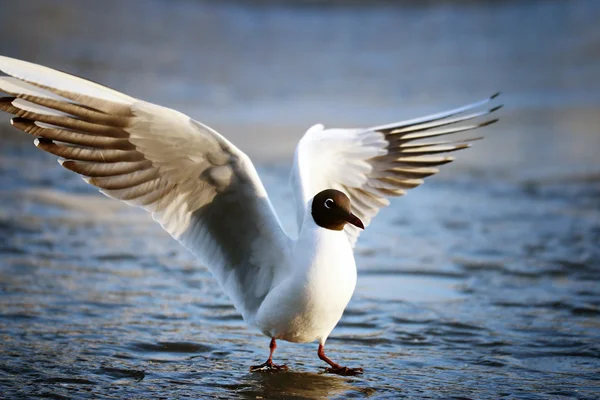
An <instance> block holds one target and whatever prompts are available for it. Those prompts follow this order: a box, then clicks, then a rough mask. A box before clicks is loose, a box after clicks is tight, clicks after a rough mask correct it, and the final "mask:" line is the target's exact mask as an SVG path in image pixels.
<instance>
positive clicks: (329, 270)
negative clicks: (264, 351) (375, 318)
mask: <svg viewBox="0 0 600 400" xmlns="http://www.w3.org/2000/svg"><path fill="white" fill-rule="evenodd" d="M290 262H291V263H292V265H293V268H292V269H291V272H290V274H289V275H288V276H287V277H285V278H284V279H282V281H281V282H280V283H279V284H278V285H276V287H274V288H273V289H272V290H271V292H270V293H269V295H268V296H267V297H266V298H265V301H264V302H263V304H262V305H261V307H260V309H259V311H258V314H257V318H256V324H257V326H258V327H259V329H260V330H261V331H262V332H263V333H264V334H265V335H268V336H271V337H275V338H277V339H283V340H287V341H290V342H301V343H304V342H312V341H314V340H317V339H319V341H320V342H321V343H324V342H325V340H326V339H327V336H329V333H330V332H331V331H332V330H333V328H334V327H335V325H337V323H338V321H339V320H340V318H341V316H342V314H343V312H344V309H345V308H346V305H347V304H348V302H349V301H350V298H351V297H352V293H353V292H354V288H355V286H356V264H355V261H354V254H353V251H352V248H351V246H350V243H349V241H348V237H347V236H346V234H345V233H344V231H333V230H328V229H324V228H322V227H319V226H317V225H316V224H315V223H314V221H312V218H310V221H305V223H304V225H303V227H302V232H301V233H300V236H299V238H298V240H297V242H296V244H295V247H294V250H293V251H292V260H290Z"/></svg>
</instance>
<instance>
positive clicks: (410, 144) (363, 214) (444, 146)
mask: <svg viewBox="0 0 600 400" xmlns="http://www.w3.org/2000/svg"><path fill="white" fill-rule="evenodd" d="M497 95H498V94H495V95H493V96H491V97H489V98H487V99H485V100H482V101H479V102H476V103H473V104H470V105H467V106H464V107H460V108H456V109H454V110H450V111H446V112H442V113H438V114H433V115H429V116H426V117H422V118H416V119H411V120H407V121H401V122H395V123H392V124H387V125H380V126H375V127H371V128H366V129H364V128H361V129H325V128H324V127H323V125H315V126H313V127H312V128H310V129H309V130H308V131H307V132H306V134H305V135H304V137H303V138H302V139H301V140H300V142H299V143H298V147H297V148H296V154H295V158H294V168H293V170H292V177H291V180H292V185H293V186H294V193H295V195H296V197H297V198H296V211H297V213H296V215H297V221H298V229H300V227H301V224H302V221H303V220H304V213H305V210H306V205H307V203H308V201H309V200H310V199H312V197H313V196H314V195H315V194H317V193H318V192H320V191H321V190H324V189H337V190H340V191H342V192H344V193H346V195H347V196H348V197H349V198H350V200H351V202H352V209H353V210H352V211H353V212H354V213H355V214H356V215H357V216H358V217H359V218H360V219H361V220H362V222H363V223H364V225H365V226H367V225H368V224H369V223H370V222H371V220H372V219H373V217H375V215H377V213H378V212H379V209H380V208H382V207H385V206H387V205H388V204H389V200H388V197H391V196H402V195H404V194H405V193H406V190H408V189H412V188H414V187H417V186H419V185H420V184H421V183H423V178H425V177H427V176H430V175H433V174H436V173H437V172H438V169H437V168H436V167H437V166H439V165H442V164H446V163H449V162H451V161H452V160H454V158H453V157H450V156H447V155H444V153H449V152H453V151H457V150H462V149H465V148H468V147H470V144H469V143H470V142H472V141H474V140H477V139H480V138H471V139H465V140H454V139H452V138H450V139H449V140H437V139H436V140H432V139H433V138H438V137H442V136H447V135H452V134H455V133H459V132H464V131H468V130H471V129H476V128H480V127H483V126H486V125H489V124H491V123H493V122H496V121H497V119H490V120H483V121H482V120H481V119H482V117H485V116H487V115H489V114H491V113H493V112H494V111H496V110H498V109H499V108H500V107H501V106H498V107H494V108H491V109H488V110H484V111H478V112H473V110H474V109H476V108H479V107H482V106H484V105H485V104H487V103H488V102H489V101H491V100H492V99H494V98H495V97H496V96H497ZM474 121H475V122H474ZM477 121H479V122H477ZM345 231H346V233H347V235H348V238H349V240H350V242H351V243H352V245H354V244H355V243H356V240H357V238H358V235H359V234H360V230H359V229H358V228H356V227H354V226H352V225H350V224H348V225H347V226H346V228H345Z"/></svg>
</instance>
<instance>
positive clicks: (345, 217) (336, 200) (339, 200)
mask: <svg viewBox="0 0 600 400" xmlns="http://www.w3.org/2000/svg"><path fill="white" fill-rule="evenodd" d="M311 213H312V217H313V219H314V220H315V223H316V224H317V225H319V226H321V227H323V228H325V229H331V230H334V231H341V230H342V229H344V226H345V225H346V224H352V225H354V226H356V227H358V228H360V229H365V226H364V225H363V223H362V221H361V220H360V219H359V218H358V217H357V216H356V215H354V214H352V211H351V210H350V199H349V198H348V196H346V195H345V194H344V193H342V192H340V191H339V190H335V189H327V190H323V191H322V192H319V193H317V195H316V196H315V197H313V201H312V209H311Z"/></svg>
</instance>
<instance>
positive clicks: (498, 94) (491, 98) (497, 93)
mask: <svg viewBox="0 0 600 400" xmlns="http://www.w3.org/2000/svg"><path fill="white" fill-rule="evenodd" d="M501 93H502V92H496V93H494V94H493V95H491V96H490V100H493V99H495V98H496V97H498V96H500V94H501Z"/></svg>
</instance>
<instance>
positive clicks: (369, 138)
mask: <svg viewBox="0 0 600 400" xmlns="http://www.w3.org/2000/svg"><path fill="white" fill-rule="evenodd" d="M0 71H2V72H4V73H6V74H7V75H8V76H0V92H5V93H7V94H9V95H10V97H2V98H0V109H2V110H4V111H7V112H8V113H11V114H14V115H15V116H16V117H15V118H13V119H12V120H11V123H12V124H13V126H15V127H16V128H18V129H20V130H22V131H24V132H27V133H29V134H31V135H33V136H35V137H36V139H35V144H36V146H37V147H39V148H41V149H42V150H45V151H46V152H48V153H51V154H54V155H56V156H58V157H59V162H60V164H61V165H62V166H63V167H65V168H67V169H69V170H71V171H73V172H75V173H78V174H80V175H81V176H82V177H83V178H84V180H85V181H86V182H87V183H89V184H91V185H94V186H97V187H98V188H100V190H101V192H102V193H103V194H105V195H107V196H109V197H112V198H115V199H118V200H121V201H124V202H126V203H127V204H129V205H133V206H137V207H141V208H143V209H145V210H147V211H148V212H149V213H151V215H152V217H153V218H154V219H155V220H156V221H157V222H159V223H160V224H161V226H162V227H163V228H164V229H165V230H166V231H167V232H169V233H170V234H171V236H172V237H173V238H175V239H176V240H178V241H179V242H180V243H181V244H182V245H183V246H185V247H186V248H187V249H188V250H190V251H191V252H192V253H194V254H195V255H196V256H197V257H198V259H199V261H200V263H201V264H202V265H204V266H206V267H208V268H209V269H210V270H211V272H212V273H213V275H214V276H215V278H216V280H217V281H218V282H219V284H220V286H221V287H222V289H223V290H224V291H225V292H226V293H227V295H228V296H229V297H230V298H231V300H232V301H233V304H234V305H235V307H236V309H237V310H238V311H239V312H240V313H241V314H242V316H243V318H244V320H245V321H246V322H247V323H248V324H250V325H253V326H256V327H257V328H258V329H259V330H260V331H261V332H263V333H264V334H265V335H267V336H268V337H270V338H271V345H270V349H271V355H272V354H273V351H274V350H275V347H276V342H275V341H276V340H277V339H282V340H286V341H290V342H312V341H315V340H318V341H319V350H318V355H319V358H321V359H322V360H323V361H325V362H327V363H328V364H329V365H330V366H331V368H329V369H328V370H329V371H330V372H335V373H341V374H352V373H358V372H362V370H360V369H351V368H346V367H342V366H340V365H338V364H336V363H334V362H333V361H331V360H330V359H329V358H327V356H325V353H324V344H325V341H326V340H327V337H328V336H329V334H330V333H331V331H332V330H333V328H334V327H335V326H336V324H337V323H338V321H339V319H340V318H341V316H342V314H343V312H344V309H345V308H346V305H347V304H348V302H349V301H350V298H351V297H352V294H353V292H354V288H355V286H356V277H357V272H356V263H355V260H354V254H353V248H354V245H355V243H356V240H357V238H358V236H359V234H360V231H361V229H364V227H365V226H367V225H368V224H369V223H370V221H371V219H372V218H373V217H374V216H375V215H376V214H377V213H378V212H379V210H380V209H381V208H382V207H385V206H387V205H388V204H389V201H388V197H390V196H401V195H404V194H405V192H406V190H408V189H411V188H414V187H416V186H419V185H420V184H421V183H422V182H423V180H422V178H425V177H427V176H430V175H433V174H435V173H437V172H438V170H437V168H435V167H436V166H439V165H442V164H445V163H448V162H450V161H452V160H453V159H452V158H451V157H448V156H445V155H440V154H442V153H447V152H452V151H456V150H461V149H464V148H467V147H469V144H468V143H469V142H470V141H473V140H476V139H478V138H471V139H463V140H456V141H431V140H430V139H432V138H437V137H441V136H446V135H451V134H454V133H459V132H463V131H468V130H471V129H475V128H478V127H482V126H485V125H488V124H490V123H492V122H495V120H488V121H483V122H478V123H475V124H468V123H466V122H467V121H471V120H474V119H477V118H480V117H482V116H487V115H488V114H490V113H492V112H494V111H495V110H497V109H498V108H499V107H495V108H492V109H489V110H484V111H478V112H471V113H467V112H470V111H472V110H474V109H475V108H478V107H480V106H483V105H484V104H486V103H488V102H489V101H490V100H491V99H493V98H494V97H495V95H494V96H492V97H490V98H488V99H485V100H483V101H480V102H477V103H473V104H470V105H467V106H464V107H459V108H456V109H453V110H450V111H447V112H442V113H439V114H434V115H429V116H427V117H423V118H417V119H412V120H406V121H400V122H395V123H392V124H387V125H380V126H375V127H369V128H355V129H337V128H336V129H325V128H324V127H323V126H322V125H314V126H313V127H312V128H310V129H309V130H308V131H307V132H306V134H305V135H304V137H303V138H302V139H301V140H300V143H299V144H298V147H297V149H296V153H295V157H294V166H293V169H292V175H291V178H292V179H291V181H292V186H293V194H294V198H295V202H296V214H297V221H298V229H297V231H296V232H286V231H285V230H284V229H283V227H282V226H281V224H280V223H279V219H278V218H277V215H276V214H275V212H274V209H273V207H272V205H271V202H270V201H269V198H268V195H267V192H266V190H265V189H264V187H263V185H262V182H261V180H260V177H259V176H258V173H257V172H256V170H255V168H254V165H253V164H252V161H251V160H250V158H249V157H248V156H247V155H246V154H244V153H243V152H242V151H240V150H239V149H238V148H237V147H235V146H234V145H233V144H232V143H231V142H229V141H228V140H227V139H226V138H225V137H224V136H222V135H220V134H219V133H217V132H216V131H214V130H213V129H211V128H209V127H208V126H206V125H203V124H202V123H200V122H198V121H195V120H193V119H191V118H189V117H188V116H186V115H184V114H182V113H179V112H177V111H175V110H172V109H169V108H166V107H161V106H158V105H155V104H151V103H148V102H145V101H142V100H138V99H135V98H133V97H130V96H127V95H125V94H123V93H120V92H117V91H115V90H112V89H109V88H107V87H105V86H101V85H99V84H96V83H93V82H90V81H87V80H85V79H82V78H78V77H75V76H72V75H69V74H66V73H63V72H59V71H56V70H53V69H50V68H46V67H43V66H41V65H37V64H32V63H28V62H25V61H20V60H15V59H12V58H8V57H2V56H0ZM253 368H254V367H253ZM277 368H278V367H277V366H276V365H275V364H273V362H272V359H271V357H269V359H268V360H267V362H266V363H264V364H262V365H260V366H257V367H256V368H254V369H255V370H256V369H277Z"/></svg>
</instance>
